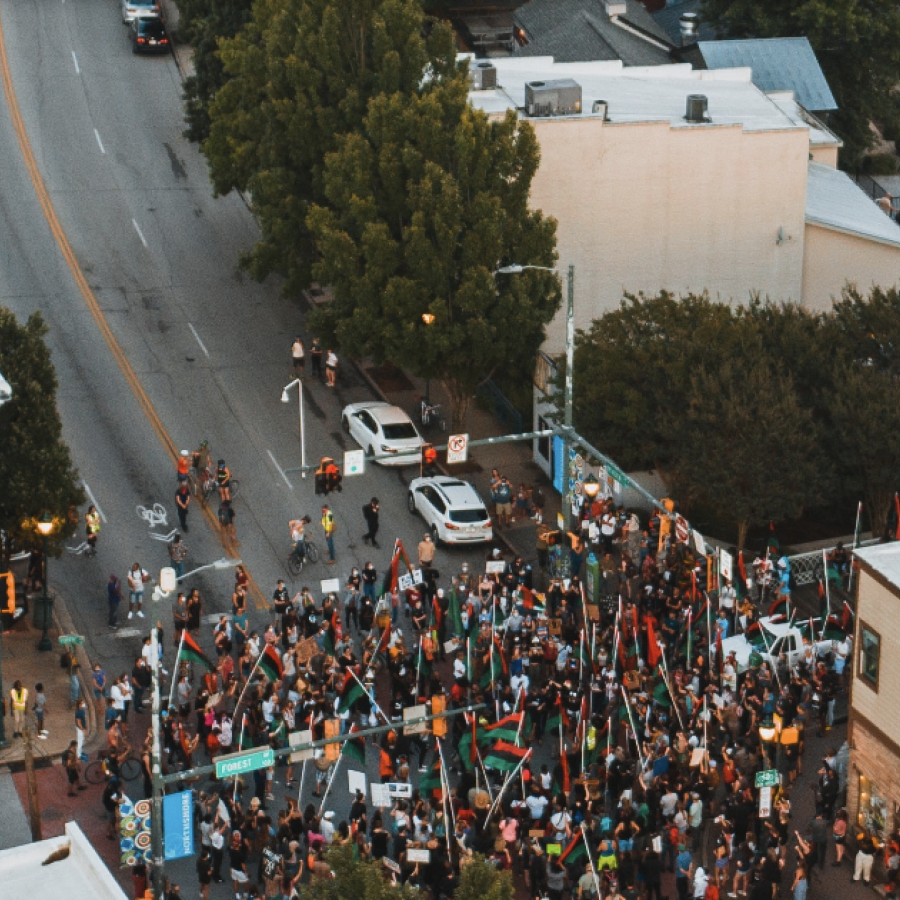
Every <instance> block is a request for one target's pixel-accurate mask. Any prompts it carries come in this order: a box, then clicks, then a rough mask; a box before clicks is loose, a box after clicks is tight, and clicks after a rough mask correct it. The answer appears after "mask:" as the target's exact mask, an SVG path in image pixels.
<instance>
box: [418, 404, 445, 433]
mask: <svg viewBox="0 0 900 900" xmlns="http://www.w3.org/2000/svg"><path fill="white" fill-rule="evenodd" d="M419 421H420V422H421V423H422V427H423V428H429V427H430V426H431V425H436V426H437V427H438V428H439V429H440V430H441V431H446V430H447V423H446V422H445V421H444V416H443V414H442V413H441V404H440V403H426V402H425V400H422V403H421V406H420V409H419Z"/></svg>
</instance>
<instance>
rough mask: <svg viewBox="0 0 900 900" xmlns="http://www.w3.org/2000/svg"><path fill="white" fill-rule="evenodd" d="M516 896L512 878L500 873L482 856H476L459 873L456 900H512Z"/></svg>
mask: <svg viewBox="0 0 900 900" xmlns="http://www.w3.org/2000/svg"><path fill="white" fill-rule="evenodd" d="M514 895H515V887H514V885H513V881H512V876H511V874H510V873H509V872H498V871H497V869H495V868H494V867H493V866H492V865H490V864H489V863H487V862H485V860H484V859H483V858H482V857H481V856H476V857H475V858H474V859H473V860H472V861H471V862H468V863H466V864H465V865H464V866H463V867H462V868H461V869H460V871H459V886H458V887H457V889H456V893H454V895H453V897H454V900H512V898H513V896H514Z"/></svg>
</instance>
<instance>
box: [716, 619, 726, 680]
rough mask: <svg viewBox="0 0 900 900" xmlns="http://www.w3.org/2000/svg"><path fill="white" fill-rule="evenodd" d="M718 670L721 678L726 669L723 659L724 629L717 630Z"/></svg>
mask: <svg viewBox="0 0 900 900" xmlns="http://www.w3.org/2000/svg"><path fill="white" fill-rule="evenodd" d="M716 668H717V669H718V670H719V677H721V675H722V670H723V669H724V668H725V660H724V659H723V658H722V629H721V628H720V629H717V630H716Z"/></svg>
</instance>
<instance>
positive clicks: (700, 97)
mask: <svg viewBox="0 0 900 900" xmlns="http://www.w3.org/2000/svg"><path fill="white" fill-rule="evenodd" d="M684 118H685V120H686V121H688V122H709V121H710V118H709V116H708V115H707V99H706V94H688V98H687V110H686V111H685V114H684Z"/></svg>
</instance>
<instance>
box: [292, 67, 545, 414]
mask: <svg viewBox="0 0 900 900" xmlns="http://www.w3.org/2000/svg"><path fill="white" fill-rule="evenodd" d="M538 161H539V153H538V146H537V140H536V138H535V134H534V131H533V129H532V128H531V127H530V126H529V125H528V124H527V123H524V124H522V123H519V122H518V120H517V117H516V115H515V114H514V113H509V114H508V115H507V116H506V117H504V118H503V119H502V120H500V121H489V120H488V118H487V116H485V115H484V114H483V113H481V112H479V111H477V110H474V109H472V108H471V106H469V104H468V102H467V87H466V79H465V73H464V72H462V71H460V72H458V73H455V75H453V76H452V77H448V78H446V79H444V80H442V81H441V82H436V81H435V82H431V83H429V84H427V85H425V86H424V87H423V89H422V90H421V91H420V92H418V93H413V94H401V93H399V92H396V93H394V94H390V95H387V94H385V95H382V96H380V97H377V98H375V99H373V100H372V101H371V103H370V107H369V114H368V116H367V117H366V119H365V121H364V123H363V127H362V129H361V130H360V131H359V132H357V133H354V134H352V135H348V136H346V137H344V138H343V139H342V140H341V142H340V146H339V148H338V150H337V152H335V153H334V154H332V155H330V156H329V158H328V162H327V165H326V169H325V178H324V182H325V198H326V203H325V204H324V205H322V206H315V207H313V208H312V210H311V213H310V218H309V223H310V227H311V229H312V232H313V234H314V236H315V238H316V242H317V245H318V247H319V250H320V252H321V259H320V261H319V263H318V264H317V265H316V267H315V269H314V274H315V275H316V276H317V277H318V278H319V279H320V280H321V281H325V282H327V283H329V284H331V285H332V286H333V289H334V300H333V302H332V303H331V304H330V305H328V306H326V307H323V308H322V309H321V310H320V311H317V312H316V313H315V314H314V316H313V317H312V319H311V321H312V324H313V326H314V327H315V328H317V329H318V330H320V331H321V332H322V333H323V334H325V335H326V336H328V337H329V338H330V339H336V341H337V342H338V343H339V344H340V346H341V347H342V348H343V349H344V351H345V352H347V353H349V354H350V355H351V356H356V357H358V356H371V357H373V358H374V359H376V360H383V359H388V360H391V361H393V362H395V363H397V362H402V364H403V365H404V366H406V367H407V368H410V369H412V370H413V371H414V372H416V373H417V374H419V375H421V376H428V377H440V378H441V379H442V381H443V383H444V385H445V387H446V389H447V392H448V394H449V395H450V398H451V403H452V407H453V420H454V427H462V425H463V423H464V419H465V414H466V410H467V407H468V403H469V401H470V398H471V397H472V396H473V395H474V393H475V389H476V387H477V386H478V384H479V383H480V382H482V381H483V380H484V379H486V378H488V377H490V375H491V374H492V373H494V372H495V371H496V370H497V368H498V367H500V366H505V367H509V368H510V369H513V370H517V371H523V372H525V373H526V375H527V373H528V372H530V370H531V368H532V367H533V362H534V354H535V352H536V350H537V348H538V347H539V346H540V344H541V341H542V340H543V330H544V326H545V324H546V323H547V322H549V321H550V319H551V318H552V317H553V314H554V313H555V312H556V310H557V309H558V307H559V302H560V292H559V284H558V280H557V278H556V276H555V275H554V274H553V273H549V272H534V271H531V270H527V271H525V272H523V273H522V274H521V275H515V276H510V275H496V276H495V274H494V271H495V269H496V268H497V267H498V266H499V265H501V264H502V263H501V261H508V262H519V263H528V264H533V265H541V266H548V267H549V266H552V264H553V262H554V260H555V251H554V246H555V222H553V221H552V220H550V219H547V218H545V217H544V216H543V215H542V214H541V213H539V212H535V211H532V210H529V208H528V197H529V191H530V187H531V180H532V178H533V176H534V173H535V171H536V170H537V166H538ZM423 314H425V315H426V316H433V317H434V318H433V321H432V322H431V324H426V323H425V322H424V321H423V318H422V316H423Z"/></svg>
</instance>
